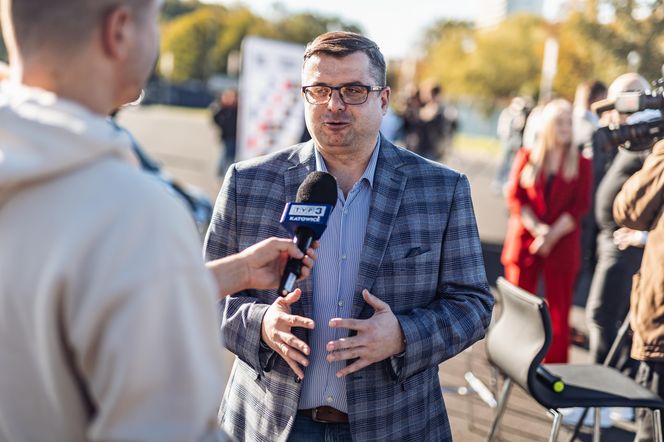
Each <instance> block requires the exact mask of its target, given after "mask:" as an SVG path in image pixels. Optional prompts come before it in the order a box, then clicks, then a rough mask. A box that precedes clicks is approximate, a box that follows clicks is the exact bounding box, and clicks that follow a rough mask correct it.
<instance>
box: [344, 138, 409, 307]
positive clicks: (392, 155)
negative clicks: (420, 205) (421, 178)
mask: <svg viewBox="0 0 664 442" xmlns="http://www.w3.org/2000/svg"><path fill="white" fill-rule="evenodd" d="M401 164H402V161H401V158H400V156H399V150H398V149H397V148H396V147H395V146H394V145H393V144H392V143H390V142H389V141H386V140H385V139H383V138H382V137H381V145H380V152H379V154H378V162H377V164H376V173H375V175H374V182H373V190H372V195H371V208H370V210H369V219H368V220H367V230H366V234H365V235H364V245H363V247H362V254H361V257H360V269H359V274H358V278H357V285H356V287H355V296H354V298H353V310H352V316H351V317H353V318H358V317H359V315H360V312H361V311H362V308H363V307H364V306H365V305H366V303H365V302H364V298H362V290H363V289H365V288H366V289H368V290H369V291H371V289H372V287H373V284H374V282H375V280H376V276H377V274H378V269H379V268H380V265H381V263H382V261H383V256H384V255H385V249H386V248H387V243H388V242H389V239H390V236H391V234H392V228H393V226H394V222H395V219H396V217H397V213H398V211H399V207H400V206H401V198H402V196H403V192H404V189H405V188H406V181H407V177H406V175H405V174H404V173H403V172H401V171H400V170H399V168H400V167H401ZM377 296H380V293H379V294H377Z"/></svg>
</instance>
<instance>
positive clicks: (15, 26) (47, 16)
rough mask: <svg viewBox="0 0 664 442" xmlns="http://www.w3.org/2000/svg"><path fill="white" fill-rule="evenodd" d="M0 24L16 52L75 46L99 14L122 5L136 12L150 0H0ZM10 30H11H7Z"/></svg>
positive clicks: (95, 24) (99, 18)
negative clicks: (0, 20) (0, 11)
mask: <svg viewBox="0 0 664 442" xmlns="http://www.w3.org/2000/svg"><path fill="white" fill-rule="evenodd" d="M0 2H2V4H1V6H2V27H3V30H4V32H5V35H6V36H7V33H8V32H11V35H9V36H8V38H7V39H8V40H10V41H11V42H13V43H14V44H15V46H16V49H17V50H18V51H19V53H22V54H29V53H34V52H35V51H37V50H41V49H53V48H58V49H66V48H78V47H80V45H81V44H82V43H84V42H86V41H87V39H88V38H89V37H90V36H91V35H92V33H93V32H94V31H95V29H97V27H98V26H99V24H100V23H101V22H102V19H103V17H104V16H105V15H106V14H108V13H109V12H110V11H111V10H113V9H114V8H117V7H119V6H122V5H126V6H129V7H131V8H132V9H133V10H134V11H135V12H136V13H137V15H139V14H142V13H143V12H144V11H145V10H147V6H148V5H150V4H151V2H150V0H0ZM10 30H11V31H10Z"/></svg>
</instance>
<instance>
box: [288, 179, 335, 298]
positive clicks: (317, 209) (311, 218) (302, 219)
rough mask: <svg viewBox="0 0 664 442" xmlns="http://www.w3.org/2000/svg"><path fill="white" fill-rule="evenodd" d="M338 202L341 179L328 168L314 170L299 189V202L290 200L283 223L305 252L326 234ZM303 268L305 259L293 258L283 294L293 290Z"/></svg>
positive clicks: (289, 260) (294, 240) (296, 199)
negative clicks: (328, 171)
mask: <svg viewBox="0 0 664 442" xmlns="http://www.w3.org/2000/svg"><path fill="white" fill-rule="evenodd" d="M336 203H337V180H335V179H334V177H333V176H332V175H330V174H329V173H326V172H311V173H310V174H309V175H307V177H306V178H305V179H304V181H303V182H302V184H300V187H299V188H298V189H297V196H296V198H295V202H294V203H288V204H286V207H285V208H284V213H283V214H282V215H281V225H282V226H284V227H285V228H286V230H288V231H289V232H291V233H292V234H293V236H294V237H293V242H294V243H295V244H297V247H298V248H299V249H300V250H301V251H302V253H307V249H308V248H309V247H310V246H311V243H312V242H314V241H315V240H318V239H320V237H321V236H322V235H323V232H324V231H325V228H326V227H327V220H328V218H329V217H330V214H331V213H332V210H333V209H334V206H335V204H336ZM301 271H302V260H301V259H294V258H289V259H288V262H287V263H286V268H285V269H284V273H283V275H282V276H281V283H280V284H279V294H280V295H281V296H285V295H287V294H288V293H290V292H292V291H293V287H294V286H295V281H297V278H299V277H300V274H301Z"/></svg>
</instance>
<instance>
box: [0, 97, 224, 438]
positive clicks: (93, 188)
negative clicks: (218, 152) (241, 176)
mask: <svg viewBox="0 0 664 442" xmlns="http://www.w3.org/2000/svg"><path fill="white" fill-rule="evenodd" d="M199 244H200V243H199V240H198V237H197V234H196V231H195V228H194V225H193V223H192V221H191V218H190V216H189V214H188V213H186V211H185V209H184V208H183V207H182V206H181V205H180V203H179V202H177V201H176V200H175V199H174V198H173V197H172V196H171V195H170V194H169V193H168V192H167V191H166V190H164V188H163V186H162V185H161V184H160V183H158V182H156V181H155V180H153V179H151V178H149V177H148V176H146V175H144V174H143V173H142V172H140V171H139V170H138V169H137V168H136V166H135V165H134V160H133V156H132V153H131V146H130V142H129V140H128V139H127V137H126V135H125V134H123V133H122V132H121V131H118V130H117V129H116V128H114V127H113V126H112V125H111V124H109V123H108V122H107V121H106V119H105V118H104V116H100V115H96V114H93V113H91V112H89V111H88V110H86V109H85V108H83V107H81V106H79V105H78V104H75V103H73V102H68V101H66V100H62V99H58V98H57V97H56V96H54V95H53V94H51V93H48V92H45V91H42V90H37V89H29V88H25V87H21V86H12V87H7V86H6V85H5V86H3V87H2V92H1V93H0V348H1V349H2V357H1V358H0V441H12V442H13V441H23V440H25V441H88V440H131V441H160V442H163V441H190V440H191V441H193V440H199V439H200V438H203V437H206V435H211V434H213V433H214V429H215V427H216V411H217V408H218V405H219V402H220V401H221V395H222V393H223V392H222V387H223V378H222V377H223V364H222V354H221V345H220V343H219V339H218V335H217V332H216V328H217V318H216V313H215V312H216V308H215V301H214V300H215V286H214V283H213V280H212V278H211V276H210V275H209V274H208V272H207V270H206V269H205V268H204V265H203V261H202V257H201V253H200V249H199Z"/></svg>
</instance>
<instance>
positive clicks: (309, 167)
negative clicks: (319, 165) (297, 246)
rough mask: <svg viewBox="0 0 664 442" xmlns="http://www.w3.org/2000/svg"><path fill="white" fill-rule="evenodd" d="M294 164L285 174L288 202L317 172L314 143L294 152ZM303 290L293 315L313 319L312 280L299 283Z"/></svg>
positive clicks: (291, 158) (311, 142) (305, 144)
mask: <svg viewBox="0 0 664 442" xmlns="http://www.w3.org/2000/svg"><path fill="white" fill-rule="evenodd" d="M289 160H290V161H291V162H292V163H293V165H292V166H291V167H289V168H288V169H286V171H285V172H284V189H285V191H286V201H287V202H292V201H295V198H296V196H297V189H298V188H299V187H300V184H302V182H303V181H304V179H305V178H306V177H307V175H309V174H310V173H311V172H313V171H315V170H316V157H315V156H314V143H313V141H309V142H307V143H304V144H303V145H302V147H301V148H300V149H297V150H295V151H293V154H292V155H291V157H290V158H289ZM296 287H299V288H300V289H301V290H302V296H301V297H300V301H299V302H297V303H295V305H293V314H297V315H302V316H305V317H307V318H311V315H312V313H313V311H312V310H313V304H312V299H311V297H312V296H313V283H312V280H311V278H307V279H305V280H303V281H299V282H298V283H297V284H296Z"/></svg>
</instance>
